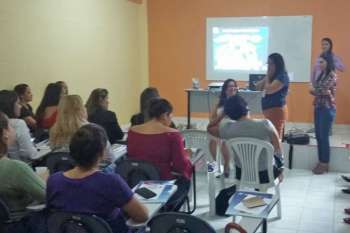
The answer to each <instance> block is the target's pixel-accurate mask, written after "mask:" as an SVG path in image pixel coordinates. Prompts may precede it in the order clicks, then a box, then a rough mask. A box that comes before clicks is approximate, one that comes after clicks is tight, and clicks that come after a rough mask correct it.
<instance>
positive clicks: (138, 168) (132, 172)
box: [116, 159, 160, 188]
mask: <svg viewBox="0 0 350 233" xmlns="http://www.w3.org/2000/svg"><path fill="white" fill-rule="evenodd" d="M116 170H117V172H118V173H119V175H121V177H123V178H124V179H125V181H126V182H127V183H128V185H129V187H130V188H133V187H134V186H135V185H137V184H138V183H139V182H140V181H142V180H159V179H160V175H159V169H157V168H156V167H155V166H154V165H153V164H152V163H150V162H147V161H141V160H132V159H126V160H123V161H122V162H120V163H118V164H117V168H116Z"/></svg>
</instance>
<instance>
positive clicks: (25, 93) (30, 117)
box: [14, 83, 36, 131]
mask: <svg viewBox="0 0 350 233" xmlns="http://www.w3.org/2000/svg"><path fill="white" fill-rule="evenodd" d="M14 91H15V92H16V93H17V95H18V97H19V101H20V105H21V106H22V108H21V114H20V116H19V118H21V119H23V120H24V121H25V122H26V123H27V125H28V127H29V129H30V130H31V131H33V130H34V129H35V128H36V120H35V116H34V113H33V108H32V106H30V104H29V103H30V102H31V101H32V100H33V94H32V90H31V89H30V87H29V86H28V84H25V83H21V84H18V85H16V86H15V88H14Z"/></svg>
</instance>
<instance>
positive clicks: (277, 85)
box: [264, 79, 284, 95]
mask: <svg viewBox="0 0 350 233" xmlns="http://www.w3.org/2000/svg"><path fill="white" fill-rule="evenodd" d="M283 86H284V84H283V83H282V82H281V81H280V80H278V79H275V80H273V81H272V82H271V83H270V82H265V88H264V89H265V93H266V94H269V95H270V94H273V93H276V92H278V91H279V90H281V89H282V88H283Z"/></svg>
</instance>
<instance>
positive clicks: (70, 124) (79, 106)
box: [49, 95, 113, 159]
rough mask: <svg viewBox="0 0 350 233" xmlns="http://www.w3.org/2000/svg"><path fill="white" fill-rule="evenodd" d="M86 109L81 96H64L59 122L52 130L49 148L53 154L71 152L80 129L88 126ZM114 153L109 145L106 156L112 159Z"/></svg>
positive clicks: (59, 107)
mask: <svg viewBox="0 0 350 233" xmlns="http://www.w3.org/2000/svg"><path fill="white" fill-rule="evenodd" d="M88 123H89V122H88V121H87V113H86V108H85V106H84V105H83V100H82V99H81V97H80V96H79V95H66V96H63V97H62V99H61V101H60V103H59V104H58V114H57V121H56V123H55V124H54V125H53V126H52V128H51V130H50V137H49V146H50V148H51V150H52V152H69V143H70V140H71V139H72V137H73V135H74V134H75V133H76V132H77V131H78V129H79V128H80V127H81V126H83V125H86V124H88ZM112 155H113V152H112V151H111V147H110V144H109V143H108V145H107V150H106V156H107V158H109V159H111V157H112Z"/></svg>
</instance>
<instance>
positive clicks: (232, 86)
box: [209, 78, 238, 177]
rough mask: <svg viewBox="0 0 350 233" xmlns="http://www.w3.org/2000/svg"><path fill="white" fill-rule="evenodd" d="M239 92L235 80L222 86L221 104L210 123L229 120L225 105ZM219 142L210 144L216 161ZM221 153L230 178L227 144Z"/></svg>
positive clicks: (211, 141)
mask: <svg viewBox="0 0 350 233" xmlns="http://www.w3.org/2000/svg"><path fill="white" fill-rule="evenodd" d="M237 91H238V85H237V82H236V81H235V80H234V79H230V78H229V79H226V80H225V82H224V84H223V85H222V90H221V93H220V99H219V103H218V104H217V105H216V107H215V108H214V111H213V112H212V114H211V117H210V123H211V122H214V121H219V122H221V121H223V120H225V119H228V118H225V114H224V105H225V103H226V101H227V99H228V98H229V97H231V96H234V95H235V94H236V93H237ZM210 123H209V124H210ZM218 140H220V139H217V138H211V140H210V142H209V149H210V153H211V155H212V157H213V159H214V160H216V147H217V143H219V141H218ZM221 153H222V156H223V158H224V176H225V177H229V170H230V157H229V152H228V150H227V147H226V146H225V144H222V147H221Z"/></svg>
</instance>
